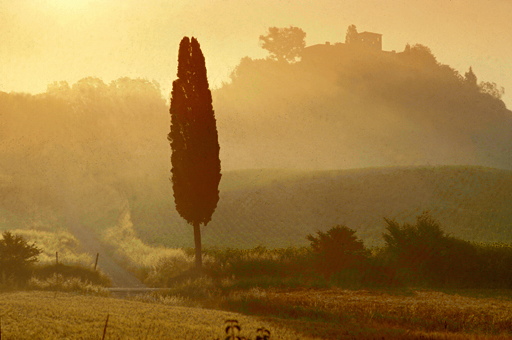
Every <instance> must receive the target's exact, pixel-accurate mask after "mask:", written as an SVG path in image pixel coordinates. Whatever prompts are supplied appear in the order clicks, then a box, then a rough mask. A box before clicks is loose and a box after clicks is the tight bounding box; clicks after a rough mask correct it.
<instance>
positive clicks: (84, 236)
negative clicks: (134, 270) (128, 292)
mask: <svg viewBox="0 0 512 340" xmlns="http://www.w3.org/2000/svg"><path fill="white" fill-rule="evenodd" d="M69 225H70V228H69V231H70V232H71V233H73V235H74V236H75V237H76V238H77V240H78V241H79V242H80V245H81V250H82V251H83V252H85V253H89V254H91V255H92V256H94V257H96V254H98V253H99V254H100V256H99V260H98V267H99V268H100V269H101V270H102V271H103V272H104V273H105V274H107V275H108V276H110V278H111V279H112V286H113V287H123V288H143V287H145V285H144V284H143V283H142V282H141V281H140V280H139V279H137V278H136V277H135V276H134V275H133V274H131V273H130V272H129V271H127V270H126V269H124V268H123V267H122V266H120V265H119V264H118V263H117V262H116V261H115V260H114V258H112V256H110V255H109V253H108V251H107V249H106V248H105V247H104V246H103V245H102V244H101V242H100V241H99V240H98V239H97V238H96V237H95V235H93V234H92V232H90V231H89V230H88V229H87V228H86V227H84V226H83V225H81V224H77V223H70V224H69Z"/></svg>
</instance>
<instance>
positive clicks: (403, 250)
mask: <svg viewBox="0 0 512 340" xmlns="http://www.w3.org/2000/svg"><path fill="white" fill-rule="evenodd" d="M385 220H386V223H387V227H386V233H385V234H384V235H383V237H384V240H385V241H386V247H385V250H384V251H383V252H382V253H381V254H380V255H382V256H384V257H386V258H387V264H388V266H389V268H393V269H394V270H396V276H397V277H396V279H397V280H402V281H404V282H405V283H407V284H413V285H427V286H430V287H458V288H510V287H511V285H512V270H511V269H510V268H511V266H512V251H511V249H512V248H511V247H510V246H496V245H484V244H480V245H478V244H472V243H470V242H467V241H464V240H460V239H457V238H454V237H451V236H448V235H446V234H445V233H444V231H443V230H442V229H441V227H440V224H439V222H438V221H436V220H434V219H433V218H432V217H431V216H430V215H429V214H428V213H423V214H422V215H420V216H418V217H417V220H416V223H415V224H407V223H404V224H403V225H400V224H399V223H398V222H396V221H394V220H388V219H385Z"/></svg>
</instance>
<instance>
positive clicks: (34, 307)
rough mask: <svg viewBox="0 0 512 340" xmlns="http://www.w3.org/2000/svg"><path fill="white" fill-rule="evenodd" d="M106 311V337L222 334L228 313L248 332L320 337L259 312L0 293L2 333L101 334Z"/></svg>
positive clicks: (17, 337) (8, 336) (6, 338)
mask: <svg viewBox="0 0 512 340" xmlns="http://www.w3.org/2000/svg"><path fill="white" fill-rule="evenodd" d="M177 301H179V299H177ZM171 302H172V301H171ZM107 315H109V319H108V326H107V330H106V336H105V339H195V340H196V339H217V338H222V339H224V338H225V334H224V321H225V320H227V319H236V320H238V321H239V323H240V325H241V326H242V335H243V336H246V337H249V338H254V337H255V335H256V330H257V329H258V328H260V327H265V328H267V329H270V330H271V331H272V339H283V340H288V339H318V338H316V337H309V336H304V335H303V334H299V333H297V332H296V331H294V330H293V329H291V328H287V327H279V326H278V325H277V324H276V323H275V322H273V321H271V320H266V321H265V320H264V319H262V318H259V317H249V316H243V315H240V314H237V313H230V312H224V311H217V310H207V309H200V308H189V307H183V306H173V305H166V304H163V303H145V302H140V301H133V300H126V299H117V298H111V297H96V296H84V295H77V294H70V293H61V292H58V293H54V292H10V293H0V318H1V337H0V338H1V339H2V340H25V339H26V340H38V339H41V340H42V339H45V340H46V339H48V340H49V339H52V340H56V339H69V340H71V339H102V336H103V330H104V327H105V321H106V318H107Z"/></svg>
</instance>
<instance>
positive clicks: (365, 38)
mask: <svg viewBox="0 0 512 340" xmlns="http://www.w3.org/2000/svg"><path fill="white" fill-rule="evenodd" d="M357 37H358V38H359V40H358V44H360V45H362V46H365V47H368V48H372V49H375V50H378V51H382V34H379V33H373V32H361V33H358V34H357Z"/></svg>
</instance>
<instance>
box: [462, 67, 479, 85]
mask: <svg viewBox="0 0 512 340" xmlns="http://www.w3.org/2000/svg"><path fill="white" fill-rule="evenodd" d="M464 81H465V82H466V84H468V85H470V86H474V87H476V86H477V78H476V75H475V73H474V72H473V69H472V68H471V67H469V70H468V71H467V72H466V73H465V74H464Z"/></svg>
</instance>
